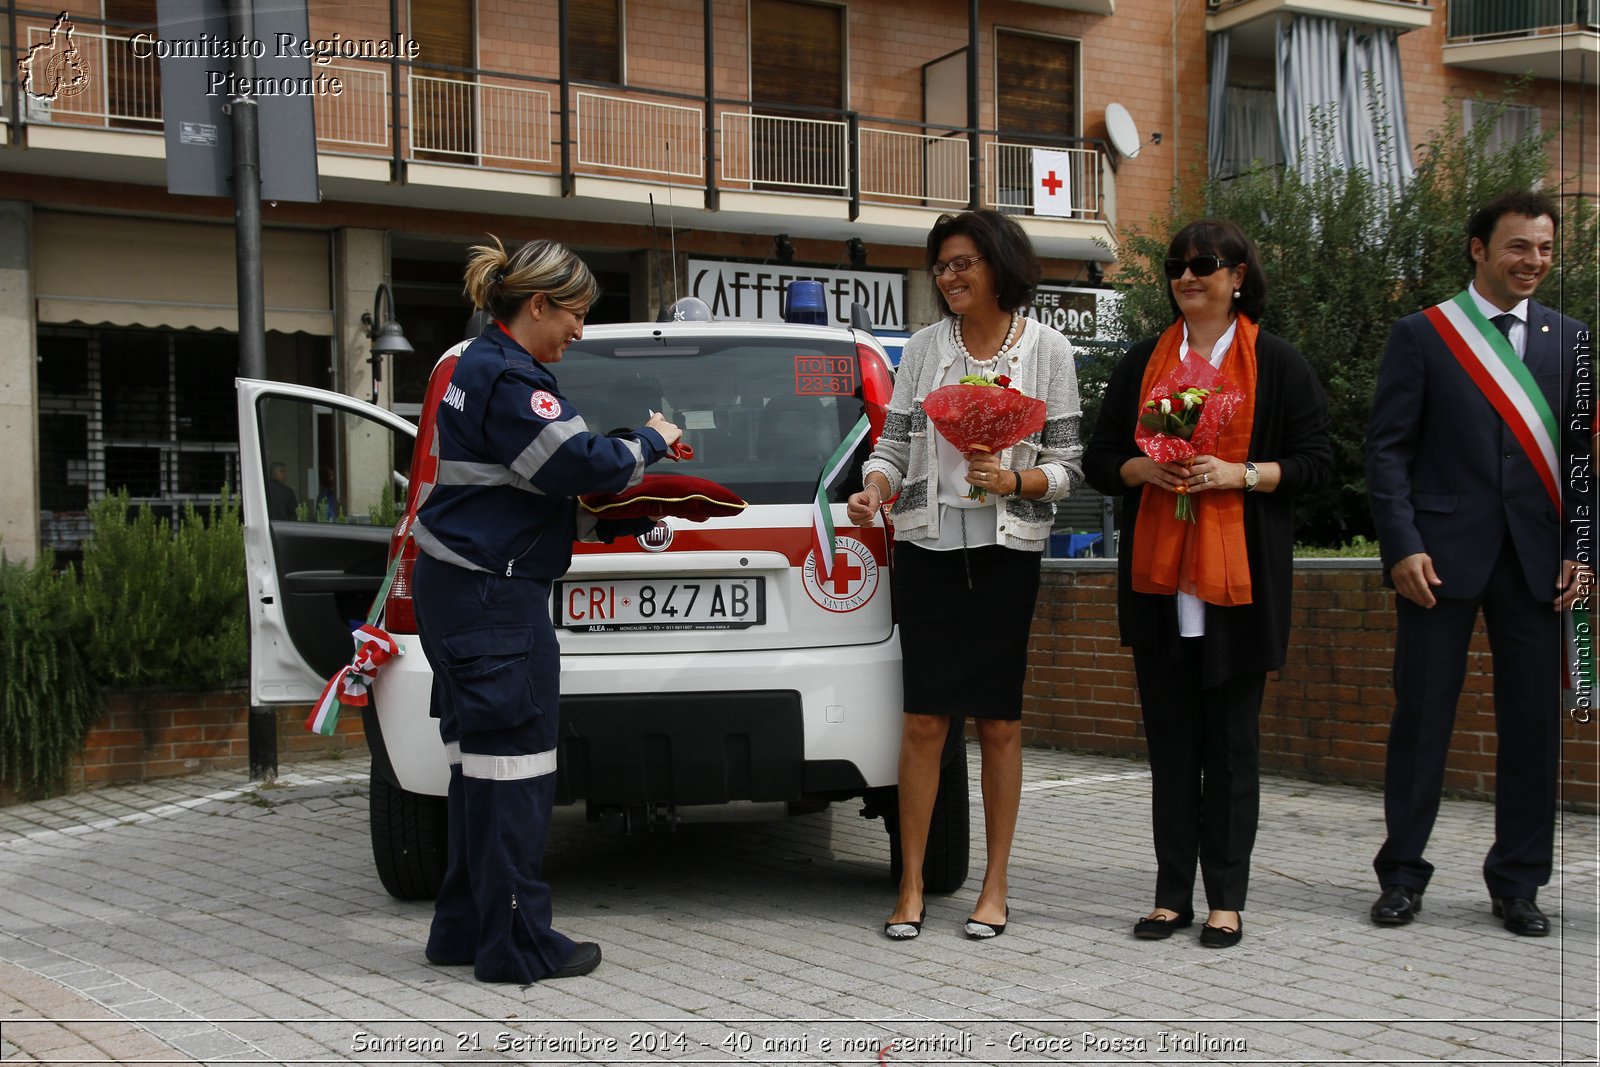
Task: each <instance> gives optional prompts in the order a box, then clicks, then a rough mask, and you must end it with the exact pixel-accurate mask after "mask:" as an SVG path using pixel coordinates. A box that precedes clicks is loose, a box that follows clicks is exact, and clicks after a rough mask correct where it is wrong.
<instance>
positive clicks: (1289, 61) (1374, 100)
mask: <svg viewBox="0 0 1600 1067" xmlns="http://www.w3.org/2000/svg"><path fill="white" fill-rule="evenodd" d="M1277 61H1278V62H1277V69H1278V122H1279V127H1280V131H1279V132H1280V138H1281V141H1282V144H1283V154H1284V159H1285V160H1286V161H1287V162H1288V164H1289V165H1290V166H1291V167H1293V168H1294V169H1295V171H1296V172H1297V173H1298V174H1299V175H1300V176H1301V177H1302V178H1307V179H1309V178H1310V177H1311V174H1312V172H1313V170H1314V169H1315V166H1316V164H1317V163H1318V162H1319V161H1322V160H1326V161H1327V162H1329V163H1331V164H1332V165H1333V166H1335V167H1339V168H1344V167H1361V168H1363V169H1365V170H1366V171H1367V172H1368V173H1370V174H1371V175H1372V176H1373V179H1374V181H1376V182H1377V184H1378V185H1379V186H1380V187H1382V188H1384V189H1387V190H1389V191H1390V192H1391V193H1395V192H1398V191H1399V189H1400V188H1401V186H1402V185H1404V184H1405V182H1406V181H1407V180H1408V179H1409V178H1410V177H1411V174H1412V172H1413V167H1412V164H1411V138H1410V134H1409V132H1408V130H1407V128H1406V112H1405V93H1404V89H1403V86H1402V84H1401V80H1400V46H1399V39H1398V35H1397V34H1396V33H1395V32H1394V31H1393V30H1378V29H1372V28H1370V27H1357V26H1355V25H1353V24H1350V23H1341V22H1336V21H1334V20H1332V19H1319V18H1303V17H1296V18H1295V19H1293V20H1292V21H1290V22H1281V21H1280V22H1279V24H1278V50H1277Z"/></svg>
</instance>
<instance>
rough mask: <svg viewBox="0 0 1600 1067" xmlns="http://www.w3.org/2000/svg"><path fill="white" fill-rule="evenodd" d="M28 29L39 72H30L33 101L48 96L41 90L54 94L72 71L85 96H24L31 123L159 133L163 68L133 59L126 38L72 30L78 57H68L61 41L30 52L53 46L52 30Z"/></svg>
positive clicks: (151, 62) (37, 27)
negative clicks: (77, 73)
mask: <svg viewBox="0 0 1600 1067" xmlns="http://www.w3.org/2000/svg"><path fill="white" fill-rule="evenodd" d="M26 29H27V36H26V38H25V39H26V40H27V42H28V48H29V50H30V54H31V55H34V57H35V59H34V63H33V66H35V67H41V68H42V69H38V70H34V71H33V72H32V79H33V82H32V84H33V85H34V86H35V89H34V93H35V94H36V95H37V96H45V95H49V94H48V93H47V92H45V91H44V90H42V89H41V88H40V86H47V87H49V88H51V89H54V88H56V85H57V83H58V82H59V81H60V79H62V78H64V77H67V76H68V75H69V74H70V73H72V72H74V71H81V72H82V74H83V75H84V76H85V89H84V91H83V92H76V93H74V92H58V93H57V94H56V97H55V99H54V100H52V101H44V100H39V99H36V98H35V97H34V96H30V97H28V105H27V111H26V112H25V114H26V116H27V118H28V119H29V121H39V120H41V119H47V120H48V121H50V122H56V123H64V124H69V125H90V126H103V127H113V128H123V129H143V130H155V131H156V132H158V133H159V132H160V131H161V64H160V62H159V61H157V60H155V59H153V58H141V57H139V56H136V55H134V51H133V46H132V44H131V43H130V41H129V39H128V36H127V35H126V34H123V35H121V36H118V35H116V34H107V33H99V32H96V31H94V30H88V29H81V28H80V29H74V31H73V34H72V44H73V47H74V48H75V49H76V50H77V53H78V55H77V56H70V55H68V54H67V51H66V49H65V43H64V42H57V46H56V47H54V48H45V49H42V50H41V51H39V52H38V53H33V52H32V49H33V48H34V47H35V46H36V45H49V44H51V34H52V29H53V27H52V26H50V25H29V26H27V27H26Z"/></svg>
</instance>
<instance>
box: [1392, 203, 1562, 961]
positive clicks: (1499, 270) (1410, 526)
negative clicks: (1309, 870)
mask: <svg viewBox="0 0 1600 1067" xmlns="http://www.w3.org/2000/svg"><path fill="white" fill-rule="evenodd" d="M1558 222H1559V214H1558V211H1557V208H1556V206H1555V204H1554V203H1553V202H1552V201H1551V200H1550V198H1549V197H1546V196H1544V195H1542V194H1537V193H1531V192H1521V191H1518V192H1511V193H1507V194H1504V195H1502V196H1500V197H1499V198H1497V199H1496V200H1494V201H1493V202H1492V203H1490V204H1489V205H1487V206H1485V207H1484V208H1483V209H1481V210H1480V211H1478V212H1477V213H1476V214H1474V215H1473V217H1472V219H1471V221H1470V222H1469V223H1468V226H1467V256H1468V259H1469V260H1470V261H1471V264H1472V269H1473V280H1472V284H1471V286H1470V287H1469V288H1468V289H1467V290H1466V292H1464V293H1462V294H1461V295H1459V296H1457V297H1456V298H1454V299H1453V300H1449V301H1445V302H1444V303H1443V304H1440V305H1438V306H1437V307H1434V308H1429V309H1428V310H1427V311H1424V312H1419V313H1417V314H1414V315H1408V316H1406V317H1405V318H1403V319H1401V320H1400V321H1399V322H1397V323H1396V324H1395V326H1394V329H1393V330H1392V332H1391V333H1390V335H1389V344H1388V348H1387V350H1386V351H1385V353H1384V357H1383V365H1382V367H1381V369H1380V370H1379V373H1378V388H1377V396H1376V398H1375V400H1374V401H1373V405H1372V416H1371V421H1370V423H1369V426H1368V431H1367V492H1368V494H1369V496H1370V498H1371V503H1372V512H1373V517H1374V519H1375V520H1376V524H1377V531H1378V539H1379V541H1380V543H1381V546H1382V555H1383V566H1384V570H1385V581H1386V582H1387V583H1389V584H1391V585H1392V586H1393V587H1394V590H1395V592H1396V593H1398V594H1399V595H1398V596H1397V597H1396V599H1395V608H1396V611H1397V613H1398V625H1397V630H1396V639H1395V673H1394V687H1395V709H1394V719H1393V722H1392V724H1391V726H1390V731H1389V751H1388V764H1387V768H1386V771H1385V775H1384V817H1385V821H1386V823H1387V827H1388V839H1387V840H1386V841H1384V844H1383V847H1382V849H1380V850H1379V852H1378V855H1377V857H1376V859H1374V861H1373V868H1374V869H1375V870H1376V871H1377V875H1378V882H1379V884H1380V885H1381V886H1382V887H1383V893H1382V895H1381V896H1380V897H1379V898H1378V901H1377V903H1376V904H1374V905H1373V906H1372V913H1371V914H1372V921H1373V922H1375V923H1378V924H1380V925H1385V926H1399V925H1404V924H1405V923H1409V922H1410V921H1411V920H1412V919H1413V918H1414V917H1415V915H1416V914H1417V912H1419V911H1420V910H1421V908H1422V893H1423V890H1425V889H1426V888H1427V886H1428V879H1429V877H1430V876H1431V875H1432V873H1433V865H1432V864H1430V863H1428V862H1427V861H1426V860H1424V859H1423V858H1422V854H1423V850H1424V848H1425V847H1426V846H1427V843H1428V836H1429V834H1430V833H1431V832H1432V830H1433V822H1434V818H1435V816H1436V815H1437V814H1438V811H1439V793H1440V790H1441V788H1442V786H1443V782H1444V766H1445V757H1446V754H1447V752H1448V750H1449V745H1450V735H1451V732H1452V730H1453V729H1454V725H1455V712H1456V701H1457V698H1458V697H1459V696H1460V693H1461V686H1462V682H1463V680H1464V679H1465V676H1466V666H1467V646H1468V642H1469V641H1470V640H1471V638H1472V631H1473V627H1474V626H1475V624H1476V621H1477V615H1478V609H1479V608H1480V607H1481V608H1482V609H1483V613H1484V619H1485V623H1486V626H1487V628H1488V632H1489V647H1490V649H1491V651H1492V652H1493V656H1494V704H1495V730H1496V734H1497V737H1498V742H1499V744H1498V748H1499V751H1498V754H1497V756H1496V763H1495V840H1494V845H1493V847H1492V848H1491V849H1490V850H1489V854H1488V857H1487V858H1486V859H1485V860H1484V864H1483V876H1484V881H1485V882H1486V883H1487V884H1488V888H1489V896H1490V898H1491V901H1492V907H1493V912H1494V914H1495V916H1496V917H1498V918H1501V919H1503V920H1504V923H1505V927H1506V929H1508V930H1510V931H1511V932H1512V933H1515V934H1522V935H1525V936H1532V937H1542V936H1544V935H1545V934H1548V933H1549V932H1550V922H1549V920H1548V919H1547V918H1546V917H1545V915H1544V914H1543V913H1542V912H1541V911H1540V910H1539V906H1538V904H1537V903H1535V897H1536V896H1537V894H1538V890H1539V887H1540V886H1542V885H1544V884H1545V883H1547V882H1548V881H1549V880H1550V869H1551V854H1552V851H1553V844H1554V837H1555V807H1556V782H1557V766H1558V762H1559V757H1560V742H1561V734H1560V727H1561V684H1562V680H1561V675H1562V668H1563V653H1562V647H1561V643H1562V626H1561V612H1562V611H1563V610H1565V609H1566V608H1567V607H1569V606H1571V604H1572V603H1573V601H1574V600H1575V599H1577V598H1579V596H1580V595H1582V596H1587V594H1588V591H1589V584H1590V582H1591V581H1592V572H1591V570H1590V568H1589V567H1588V565H1587V564H1588V562H1589V561H1588V560H1587V558H1584V559H1583V562H1582V563H1581V564H1580V562H1579V560H1580V557H1584V556H1587V553H1588V551H1589V549H1588V548H1587V547H1584V548H1582V550H1581V551H1580V549H1579V533H1580V526H1581V524H1582V523H1586V522H1592V521H1593V515H1592V513H1591V512H1590V511H1589V510H1588V509H1587V508H1586V506H1585V503H1586V502H1585V501H1581V500H1580V499H1579V494H1578V493H1577V492H1574V491H1572V487H1571V486H1569V485H1568V484H1567V483H1568V472H1571V471H1574V470H1576V469H1579V468H1578V467H1577V466H1576V464H1578V463H1580V462H1581V463H1587V462H1588V459H1587V457H1588V455H1589V447H1590V442H1589V426H1588V420H1589V415H1588V411H1589V410H1590V404H1591V399H1592V392H1591V393H1589V394H1587V395H1586V396H1585V397H1584V400H1583V402H1582V403H1580V402H1579V394H1578V384H1579V381H1580V374H1579V367H1580V361H1581V365H1582V366H1584V367H1587V365H1588V364H1587V360H1588V352H1587V349H1588V340H1589V335H1588V328H1587V327H1586V326H1585V325H1583V324H1582V323H1580V322H1577V321H1576V320H1574V319H1570V318H1568V317H1566V316H1565V315H1561V314H1559V313H1558V312H1556V311H1554V310H1552V309H1550V308H1547V307H1545V306H1544V305H1542V304H1539V303H1537V302H1535V301H1534V300H1533V299H1532V297H1533V293H1534V291H1535V290H1536V289H1537V288H1538V286H1539V283H1540V282H1541V281H1543V280H1544V277H1545V275H1546V274H1548V273H1549V271H1550V267H1551V260H1552V255H1553V251H1554V245H1555V234H1556V229H1557V225H1558ZM1582 381H1583V383H1584V385H1585V386H1586V387H1589V388H1591V389H1592V385H1593V379H1592V377H1589V372H1588V371H1587V370H1585V371H1584V372H1583V376H1582ZM1541 407H1542V412H1541ZM1583 540H1584V543H1585V545H1587V544H1588V543H1591V542H1588V539H1587V534H1586V533H1585V536H1584V539H1583Z"/></svg>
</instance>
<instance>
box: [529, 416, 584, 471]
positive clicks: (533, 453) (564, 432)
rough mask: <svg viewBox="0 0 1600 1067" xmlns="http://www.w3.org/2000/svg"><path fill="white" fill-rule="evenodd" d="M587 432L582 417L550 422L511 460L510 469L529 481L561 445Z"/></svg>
mask: <svg viewBox="0 0 1600 1067" xmlns="http://www.w3.org/2000/svg"><path fill="white" fill-rule="evenodd" d="M588 432H589V427H588V426H587V425H586V424H585V423H584V421H583V419H582V418H571V419H568V420H567V421H566V422H552V423H550V424H548V425H546V426H544V427H542V428H541V429H540V430H539V433H538V434H537V436H535V437H534V439H533V440H532V441H530V442H528V447H527V448H524V449H523V450H522V454H521V455H520V456H518V457H517V458H516V459H514V460H512V461H511V469H512V470H514V471H516V472H517V473H518V474H520V475H522V476H523V477H524V478H526V479H528V480H529V481H530V482H531V481H533V480H534V478H535V477H537V476H538V474H539V469H540V468H541V467H543V466H544V465H545V464H546V463H548V462H549V461H550V457H551V456H553V455H555V454H556V451H557V450H558V449H560V448H561V446H562V445H564V444H566V443H567V442H568V441H570V440H572V439H573V438H574V437H577V436H579V435H580V434H586V433H588Z"/></svg>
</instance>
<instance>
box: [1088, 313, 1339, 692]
mask: <svg viewBox="0 0 1600 1067" xmlns="http://www.w3.org/2000/svg"><path fill="white" fill-rule="evenodd" d="M1155 346H1156V340H1155V339H1151V340H1148V341H1141V342H1140V343H1139V344H1136V345H1134V346H1133V347H1132V348H1131V349H1129V350H1128V354H1127V355H1126V356H1124V357H1123V359H1122V362H1120V363H1118V364H1117V368H1116V370H1114V371H1113V372H1112V374H1111V381H1110V382H1109V383H1108V384H1107V386H1106V392H1105V398H1104V400H1103V401H1102V403H1101V406H1100V418H1099V421H1098V422H1097V423H1096V424H1095V428H1094V435H1093V437H1091V438H1090V440H1089V445H1088V448H1087V449H1086V451H1085V452H1084V457H1083V470H1084V475H1085V477H1086V478H1087V479H1088V482H1089V484H1090V485H1092V486H1094V487H1095V488H1096V489H1098V490H1099V491H1100V492H1101V493H1104V494H1105V495H1106V496H1108V497H1113V498H1115V497H1118V496H1120V497H1121V498H1122V514H1121V519H1120V522H1119V527H1118V528H1119V529H1120V530H1121V531H1122V540H1121V544H1120V546H1119V549H1118V553H1117V555H1118V559H1117V618H1118V621H1119V623H1120V626H1121V635H1122V643H1123V644H1124V645H1130V646H1132V647H1133V648H1134V649H1135V650H1136V651H1138V652H1140V653H1142V654H1154V655H1156V656H1157V658H1158V659H1161V660H1175V659H1177V658H1178V655H1179V650H1180V645H1179V637H1178V612H1177V604H1176V598H1175V597H1173V596H1170V595H1160V594H1151V593H1135V592H1134V591H1133V583H1132V575H1131V572H1132V563H1133V538H1134V530H1135V527H1136V524H1137V521H1138V518H1139V502H1140V498H1141V497H1142V496H1143V494H1144V486H1143V485H1142V484H1141V485H1137V486H1133V487H1131V488H1130V487H1129V486H1126V485H1124V484H1123V482H1122V474H1121V470H1122V465H1123V464H1124V463H1126V462H1127V461H1128V460H1130V459H1132V458H1133V457H1135V456H1139V455H1142V454H1143V453H1141V452H1140V451H1139V448H1138V446H1137V445H1135V444H1134V441H1133V432H1134V427H1135V425H1136V423H1137V420H1138V417H1139V408H1140V406H1141V405H1142V404H1143V402H1144V399H1145V398H1144V397H1142V396H1140V395H1139V387H1140V384H1141V382H1142V380H1143V378H1144V371H1145V365H1146V364H1147V363H1148V362H1149V361H1150V356H1151V354H1152V353H1153V352H1154V351H1155ZM1248 458H1249V459H1250V460H1251V461H1252V462H1255V463H1258V464H1259V463H1277V464H1279V465H1280V467H1281V469H1282V471H1283V475H1282V479H1281V480H1280V481H1279V483H1278V485H1277V487H1276V489H1275V490H1274V491H1273V492H1270V493H1246V494H1245V498H1244V533H1245V548H1246V551H1248V552H1249V554H1250V587H1251V593H1252V597H1251V600H1252V602H1251V603H1249V604H1244V605H1240V606H1238V607H1231V608H1224V607H1218V606H1217V605H1215V604H1207V605H1206V633H1205V637H1204V639H1203V640H1204V641H1205V652H1204V655H1203V656H1202V660H1203V662H1204V667H1203V672H1202V676H1201V678H1200V680H1199V686H1200V688H1210V687H1212V686H1215V685H1218V684H1220V683H1222V682H1225V681H1227V680H1228V679H1230V678H1234V677H1238V676H1239V675H1242V674H1250V673H1256V672H1265V671H1275V670H1277V669H1278V668H1280V667H1282V666H1283V661H1284V659H1285V658H1286V657H1287V655H1288V650H1289V598H1290V594H1291V592H1292V591H1293V584H1294V513H1293V497H1294V496H1295V495H1296V494H1298V493H1306V492H1313V491H1315V490H1317V489H1320V488H1322V487H1323V486H1324V485H1326V484H1327V482H1328V479H1329V477H1330V476H1331V475H1332V473H1333V445H1332V443H1331V442H1330V441H1329V439H1328V402H1327V398H1326V397H1325V396H1324V394H1323V392H1322V386H1321V384H1320V383H1318V381H1317V376H1316V373H1315V372H1314V371H1313V370H1312V369H1311V365H1310V364H1309V363H1307V362H1306V359H1305V357H1304V356H1302V355H1301V354H1300V352H1299V350H1298V349H1296V348H1295V347H1294V346H1293V345H1291V344H1289V342H1287V341H1285V340H1283V339H1282V338H1280V337H1275V336H1273V335H1272V334H1269V333H1267V332H1266V331H1265V330H1262V331H1261V333H1260V334H1259V335H1258V337H1257V339H1256V398H1255V422H1254V424H1253V425H1252V427H1251V430H1250V455H1249V457H1248Z"/></svg>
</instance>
